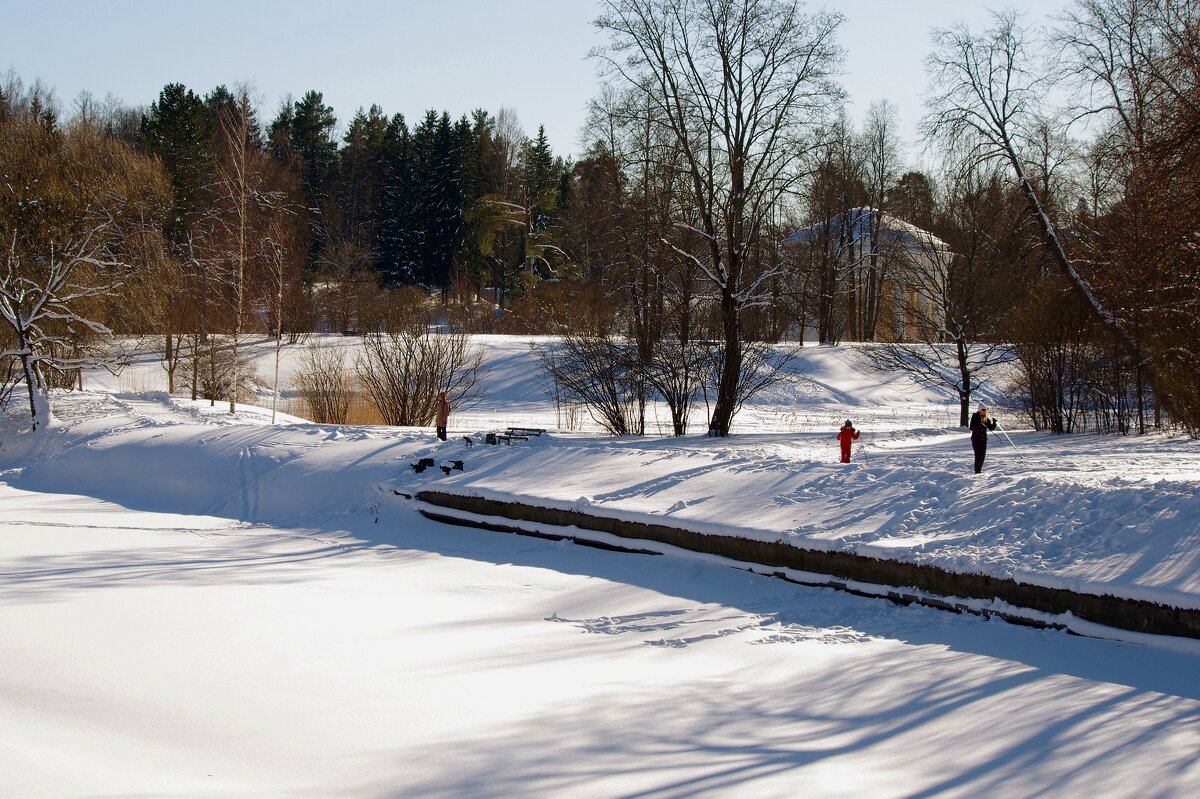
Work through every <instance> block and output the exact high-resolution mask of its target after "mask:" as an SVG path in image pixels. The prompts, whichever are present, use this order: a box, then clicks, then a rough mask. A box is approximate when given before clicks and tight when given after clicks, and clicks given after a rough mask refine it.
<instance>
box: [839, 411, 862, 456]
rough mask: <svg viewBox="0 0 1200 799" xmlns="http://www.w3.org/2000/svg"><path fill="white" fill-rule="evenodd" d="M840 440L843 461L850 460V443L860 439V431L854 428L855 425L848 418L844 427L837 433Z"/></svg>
mask: <svg viewBox="0 0 1200 799" xmlns="http://www.w3.org/2000/svg"><path fill="white" fill-rule="evenodd" d="M837 439H838V441H840V442H842V463H849V462H850V445H851V444H853V443H854V442H855V441H857V440H858V431H857V430H855V429H854V425H853V424H851V422H850V420H849V419H847V420H846V423H845V424H844V425H842V429H841V430H839V431H838V434H837Z"/></svg>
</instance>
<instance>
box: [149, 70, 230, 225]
mask: <svg viewBox="0 0 1200 799" xmlns="http://www.w3.org/2000/svg"><path fill="white" fill-rule="evenodd" d="M215 131H216V123H215V119H214V117H213V116H212V114H210V113H209V110H208V107H207V106H206V104H205V102H204V100H203V99H201V98H200V97H199V96H198V95H196V94H195V93H194V92H192V90H191V89H188V88H186V87H185V86H184V85H183V84H182V83H169V84H167V85H166V86H164V87H163V90H162V92H160V93H159V96H158V100H157V101H155V102H154V103H152V104H151V105H150V111H149V113H148V114H147V115H145V116H144V117H142V141H143V143H144V144H145V146H146V149H147V150H149V151H150V152H151V153H153V154H154V155H157V156H158V157H159V158H161V159H162V161H163V165H164V166H166V168H167V174H168V175H169V176H170V178H171V188H172V189H173V192H174V204H173V207H172V209H171V215H170V217H169V218H168V220H167V224H166V234H167V237H168V238H169V239H170V240H171V241H172V242H174V243H175V244H182V243H183V242H184V241H185V240H186V238H187V233H188V228H189V225H190V223H191V222H192V220H193V219H194V217H195V215H196V214H197V213H199V211H200V210H201V209H202V207H203V204H204V202H205V200H204V197H203V196H202V195H203V190H204V187H205V186H206V185H207V184H208V183H209V182H210V181H211V174H212V172H211V171H212V147H213V136H214V133H215Z"/></svg>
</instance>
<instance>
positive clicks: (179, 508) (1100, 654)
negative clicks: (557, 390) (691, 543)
mask: <svg viewBox="0 0 1200 799" xmlns="http://www.w3.org/2000/svg"><path fill="white" fill-rule="evenodd" d="M339 341H340V340H339ZM482 343H483V344H484V345H485V346H486V347H487V348H488V352H489V363H491V364H493V365H494V369H493V370H492V371H491V372H489V376H488V378H487V382H488V388H489V394H490V398H489V399H487V400H485V402H484V404H482V405H480V406H479V407H477V408H475V409H473V410H472V411H470V413H469V414H459V415H456V416H454V417H452V419H451V433H452V435H451V440H450V441H449V442H446V443H444V444H439V443H437V442H435V441H434V440H433V438H432V435H431V431H429V430H397V429H391V428H371V427H347V428H337V427H333V426H318V425H310V424H307V423H303V422H300V421H299V420H295V419H293V418H290V417H283V418H281V423H280V424H276V425H274V426H272V425H270V424H268V422H269V415H268V414H265V413H264V412H262V411H261V410H258V409H255V408H249V407H247V408H244V409H243V410H242V411H241V412H239V413H238V414H237V415H236V416H230V415H229V414H228V413H226V412H224V409H223V408H222V407H221V406H217V407H216V408H209V407H208V406H207V405H206V404H201V405H198V406H193V405H192V404H190V403H187V402H181V401H178V400H172V399H169V398H167V397H166V396H165V395H164V394H161V393H155V392H159V391H161V388H162V386H161V385H160V384H158V383H157V382H156V381H159V380H161V378H160V377H159V376H158V374H157V372H156V366H155V364H154V363H153V362H151V361H146V362H144V363H141V364H139V365H136V366H135V367H134V368H133V369H132V370H130V371H127V372H126V373H124V374H123V375H122V376H121V377H120V378H109V379H105V378H104V377H102V376H101V375H89V376H88V379H87V381H86V384H87V386H88V388H89V390H88V391H87V392H82V393H74V394H70V395H59V396H56V397H55V413H56V416H57V422H56V424H55V426H54V427H52V428H51V429H50V430H48V431H46V432H45V434H43V435H40V436H37V437H36V438H35V437H32V436H29V435H28V434H23V433H21V434H18V433H15V432H14V431H13V429H12V428H11V427H7V428H4V429H3V439H2V440H0V616H2V618H0V795H4V796H8V795H12V796H130V795H147V796H247V795H254V796H421V797H426V796H427V797H509V796H554V797H558V796H571V797H575V796H584V797H586V796H597V797H599V796H603V797H613V796H622V797H633V796H639V797H683V796H754V797H775V796H778V797H785V796H786V797H793V796H802V795H811V796H847V797H848V796H897V797H917V796H922V797H923V796H1084V795H1087V796H1144V795H1154V796H1181V797H1182V796H1193V795H1196V794H1197V792H1200V755H1198V754H1197V753H1198V752H1200V683H1197V681H1196V677H1195V675H1196V674H1197V673H1200V672H1198V669H1197V667H1198V666H1200V654H1198V653H1197V651H1196V649H1195V648H1194V647H1189V645H1188V644H1187V643H1186V642H1183V643H1182V644H1181V645H1180V646H1178V647H1177V648H1175V649H1172V648H1171V647H1170V646H1169V645H1157V644H1151V645H1135V644H1130V643H1121V642H1117V641H1106V640H1098V639H1090V638H1077V637H1071V636H1067V635H1065V634H1062V633H1056V632H1039V631H1033V630H1028V629H1024V628H1017V627H1012V626H1009V625H1006V624H1004V623H1002V622H998V621H991V622H985V621H983V620H980V619H978V618H975V617H959V616H953V615H950V614H945V613H940V612H937V611H932V610H927V609H918V608H898V607H894V606H892V605H890V604H888V603H885V602H881V601H878V600H868V599H862V598H858V597H853V596H848V595H845V594H839V593H836V592H833V591H829V590H821V589H807V588H802V587H799V586H795V585H790V584H788V583H784V582H782V581H778V580H771V579H768V578H762V577H756V576H753V575H749V574H745V573H742V572H739V571H735V570H731V569H728V568H723V567H720V566H716V565H713V564H710V563H706V562H703V561H700V560H690V559H682V558H674V557H665V558H664V557H656V558H651V557H646V556H638V555H628V554H618V553H608V552H601V551H595V550H591V549H585V548H581V547H575V546H572V545H569V544H561V543H559V544H555V543H548V542H545V541H541V540H537V539H527V538H521V537H516V536H509V535H503V534H497V533H487V532H479V531H473V530H467V529H461V528H452V527H446V526H443V525H439V524H436V523H434V522H431V521H429V520H426V519H424V518H422V517H421V516H420V515H419V514H418V513H416V511H415V509H414V508H413V506H412V504H411V503H410V502H408V501H406V500H404V499H403V498H402V497H399V496H397V495H396V494H395V493H394V491H395V490H401V491H408V490H410V489H413V488H417V487H420V486H423V485H431V484H434V483H439V484H442V485H444V487H446V488H447V489H452V490H469V491H473V492H476V493H480V494H488V495H491V494H495V495H504V496H509V495H513V494H515V495H519V496H523V497H526V498H530V499H532V500H537V501H540V502H543V503H561V504H564V505H570V506H578V507H587V508H588V509H590V510H592V511H593V512H597V513H609V514H620V515H623V516H628V517H631V518H643V519H644V518H654V519H656V520H659V521H662V520H664V519H665V520H673V521H674V522H675V523H678V524H683V525H686V526H689V527H693V528H696V529H701V530H705V529H713V530H720V531H722V532H726V533H729V532H732V533H734V534H740V535H750V536H758V537H768V538H770V539H772V540H773V539H775V538H786V539H788V540H794V541H796V542H797V543H801V544H803V545H805V546H829V547H840V548H848V549H854V550H856V551H863V552H871V553H884V552H886V553H888V555H889V556H893V557H902V558H910V559H914V560H926V561H936V562H939V563H942V564H944V565H948V566H950V567H954V568H970V569H979V570H983V571H989V572H992V573H998V574H1000V573H1003V574H1007V575H1013V576H1017V577H1018V578H1019V579H1024V580H1029V581H1037V582H1045V583H1049V584H1068V585H1071V586H1073V587H1076V588H1080V589H1082V590H1104V591H1108V592H1112V593H1119V594H1124V595H1131V596H1149V597H1153V598H1159V599H1165V600H1167V601H1171V602H1173V603H1175V604H1179V605H1184V606H1188V607H1200V576H1198V574H1197V571H1198V569H1197V565H1198V561H1197V557H1200V555H1198V554H1197V553H1198V552H1200V547H1198V546H1197V544H1200V541H1198V540H1197V538H1198V536H1200V533H1198V531H1197V526H1198V525H1197V521H1198V520H1200V446H1198V445H1197V442H1195V441H1191V440H1188V439H1184V438H1179V437H1169V436H1162V435H1155V436H1147V437H1144V438H1130V439H1115V438H1101V437H1096V436H1082V437H1076V438H1066V439H1063V438H1055V437H1051V436H1043V435H1040V434H1035V433H1033V432H1032V431H1027V430H1011V428H1012V427H1017V425H1014V424H1010V425H1009V427H1010V432H1012V435H1013V440H1014V442H1015V443H1016V445H1017V446H1018V447H1020V451H1021V453H1022V454H1023V458H1022V457H1018V455H1017V450H1016V449H1015V448H1012V447H1008V446H1007V445H1006V443H1004V442H1003V441H1001V440H994V441H993V443H992V448H991V451H990V454H989V461H988V468H987V471H986V472H985V474H984V475H983V476H982V477H981V478H976V477H974V476H972V475H971V474H970V473H969V472H970V448H969V446H968V445H967V443H966V440H965V436H963V435H962V434H961V433H960V432H958V431H957V430H955V429H954V428H953V427H951V425H953V424H954V423H955V422H956V420H957V413H956V409H955V408H954V407H953V406H952V404H950V403H948V402H947V401H946V398H944V397H939V396H937V395H936V394H935V393H933V392H930V391H928V390H925V389H919V388H917V387H915V386H913V385H911V384H910V383H908V381H906V380H905V379H904V378H902V377H899V376H891V377H889V378H887V379H883V380H881V379H880V378H878V377H877V376H875V375H868V374H864V373H862V372H861V371H860V370H859V369H857V368H856V366H855V364H854V361H853V359H852V358H851V357H850V356H849V355H848V350H847V349H842V348H837V349H817V348H809V349H806V351H805V352H804V354H803V355H802V357H801V358H800V359H799V360H798V362H797V363H798V368H799V369H800V370H801V372H800V376H798V378H797V379H796V380H795V381H793V382H792V383H791V384H790V385H789V386H786V387H781V388H779V389H777V390H775V391H773V392H772V394H771V395H769V396H766V397H763V398H762V399H761V401H759V402H756V403H754V404H752V405H751V406H749V407H748V408H747V409H746V411H745V412H744V415H743V416H742V417H739V419H738V422H739V423H740V424H738V429H739V430H741V431H743V432H741V433H740V434H739V435H737V436H735V437H734V438H732V439H729V440H725V441H716V440H711V439H705V438H701V437H689V438H687V439H685V440H682V441H681V440H674V439H666V438H651V439H647V440H633V439H621V440H613V439H608V438H603V437H600V436H597V435H595V434H594V433H589V432H582V433H570V432H558V433H555V434H554V435H553V436H552V437H550V438H549V439H548V440H546V439H543V440H534V441H531V442H529V443H528V444H524V445H518V446H514V447H511V448H508V447H483V446H476V447H473V448H471V450H470V451H469V452H467V451H466V449H465V443H464V442H462V441H461V440H460V439H459V438H458V437H460V436H462V435H464V434H469V435H472V436H478V434H479V433H481V432H483V431H484V430H488V429H493V428H496V427H504V426H507V425H510V424H535V425H537V426H553V425H554V409H553V406H552V405H551V404H550V403H549V402H548V401H547V400H545V398H544V397H541V396H539V394H538V385H539V378H538V376H537V374H536V369H535V367H534V359H533V358H532V356H531V355H530V354H529V351H528V344H527V343H526V342H525V341H521V340H514V339H501V338H494V339H484V340H483V342H482ZM344 345H345V346H352V345H353V341H352V340H346V341H345V343H344ZM262 353H263V363H264V366H263V367H262V368H261V369H260V372H261V373H263V374H267V373H269V369H268V368H267V367H266V365H265V364H266V360H267V357H268V355H267V348H266V346H265V344H264V346H263V348H262ZM294 362H295V356H294V354H289V356H288V358H286V359H285V370H284V371H285V375H286V374H287V373H288V369H291V368H294V367H293V366H289V364H294ZM847 416H850V417H851V418H853V419H854V420H855V423H856V424H857V425H858V426H859V427H860V428H861V429H862V430H863V431H864V441H863V443H862V444H861V445H860V448H859V449H858V451H857V452H856V455H855V463H852V464H850V465H849V466H844V465H840V464H838V463H836V460H837V456H836V443H835V442H834V441H833V438H832V436H833V433H834V431H835V430H836V427H837V426H838V424H840V422H841V421H842V420H843V419H844V418H846V417H847ZM1001 421H1002V422H1006V421H1010V420H1009V419H1008V418H1007V417H1006V416H1005V415H1004V414H1003V411H1001ZM426 456H432V457H435V458H438V459H443V460H445V459H450V458H451V457H460V456H465V459H466V471H465V472H464V473H462V474H458V473H454V475H453V476H451V477H445V476H443V475H442V474H441V472H440V471H435V470H431V471H427V472H426V473H424V474H423V475H419V476H418V475H416V474H414V473H413V471H412V470H411V469H410V468H409V467H408V464H409V463H410V462H411V461H412V460H413V459H414V458H416V457H426ZM1176 643H1180V642H1176Z"/></svg>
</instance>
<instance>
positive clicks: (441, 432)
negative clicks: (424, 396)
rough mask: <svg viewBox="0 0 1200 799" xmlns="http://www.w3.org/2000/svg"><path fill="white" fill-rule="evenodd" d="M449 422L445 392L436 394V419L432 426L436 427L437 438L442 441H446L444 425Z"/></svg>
mask: <svg viewBox="0 0 1200 799" xmlns="http://www.w3.org/2000/svg"><path fill="white" fill-rule="evenodd" d="M449 422H450V403H449V401H447V400H446V392H445V391H441V392H438V397H437V419H436V420H435V421H434V425H435V426H436V427H437V437H438V438H440V439H441V440H442V441H445V440H446V425H447V424H448V423H449Z"/></svg>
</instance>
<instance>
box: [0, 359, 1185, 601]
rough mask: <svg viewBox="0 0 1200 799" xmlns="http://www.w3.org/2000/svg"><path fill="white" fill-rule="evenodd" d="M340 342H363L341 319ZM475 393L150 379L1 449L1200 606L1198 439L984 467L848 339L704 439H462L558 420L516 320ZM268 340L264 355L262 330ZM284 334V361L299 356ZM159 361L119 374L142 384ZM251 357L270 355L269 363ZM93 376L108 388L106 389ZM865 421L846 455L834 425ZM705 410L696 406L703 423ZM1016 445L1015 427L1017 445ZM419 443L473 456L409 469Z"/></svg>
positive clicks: (351, 506)
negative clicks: (225, 404)
mask: <svg viewBox="0 0 1200 799" xmlns="http://www.w3.org/2000/svg"><path fill="white" fill-rule="evenodd" d="M334 341H335V342H336V343H338V344H339V345H340V346H346V347H353V346H354V341H353V340H348V339H335V340H334ZM480 342H481V344H482V345H483V346H484V347H485V349H486V352H487V359H486V365H487V366H488V369H489V371H488V373H487V375H486V377H485V383H486V387H487V389H488V396H487V398H486V399H485V400H484V403H483V404H481V405H480V406H478V407H476V408H474V409H471V410H469V411H467V412H463V413H457V414H454V415H452V418H451V433H452V434H451V438H450V441H448V442H445V443H440V442H436V441H434V440H433V439H432V436H431V435H430V431H429V430H420V429H412V430H396V429H391V428H381V427H346V428H340V427H334V426H317V425H310V424H303V423H297V420H294V419H290V418H285V420H284V422H283V423H282V424H278V425H275V426H273V427H272V426H264V424H263V422H264V419H263V416H262V414H261V412H257V411H255V410H254V409H249V408H247V409H244V410H243V411H242V412H241V413H239V414H238V415H237V416H235V417H231V416H230V415H229V414H227V413H225V412H224V409H223V408H222V407H221V406H219V405H218V406H217V407H215V408H209V407H208V406H207V404H203V403H202V404H199V405H193V404H192V403H188V402H184V401H179V400H174V399H171V398H168V397H167V396H166V395H165V394H162V393H154V392H153V391H151V392H147V391H145V390H143V391H141V392H140V393H137V394H121V393H119V392H120V389H121V388H122V385H121V384H120V383H118V382H116V381H110V382H109V383H107V384H105V383H104V382H103V381H102V380H100V379H99V377H98V376H92V377H91V378H90V379H89V382H88V385H89V386H93V387H95V388H97V389H102V390H100V391H95V392H94V393H83V394H74V395H61V396H59V397H57V398H56V413H57V414H58V416H59V418H60V420H61V421H60V424H59V425H58V426H57V427H56V428H54V429H52V430H51V431H49V432H50V434H49V435H47V436H45V437H43V439H42V440H41V441H37V442H34V441H33V440H31V439H30V438H29V437H27V436H16V437H12V436H10V439H12V440H11V441H10V442H8V443H7V444H6V446H5V447H4V449H3V450H2V451H0V462H2V465H3V466H4V467H7V468H10V469H11V468H14V467H15V468H16V469H18V470H19V471H17V472H9V473H8V474H7V475H6V476H5V477H4V479H6V480H8V481H9V482H11V483H12V484H13V485H16V486H19V487H22V488H30V489H33V490H39V491H70V492H73V493H83V494H89V495H92V496H97V497H102V498H105V499H109V500H112V501H116V502H119V503H121V504H123V505H127V506H129V507H135V508H145V509H149V510H165V511H171V512H186V513H204V514H211V515H218V516H226V517H230V518H236V519H241V520H244V521H249V522H263V523H271V524H289V525H304V524H311V523H313V522H314V520H316V519H323V518H326V517H328V516H330V515H335V516H336V515H337V514H344V513H355V512H362V511H364V510H369V509H371V508H378V507H379V506H380V504H381V503H389V502H399V501H402V500H400V499H398V498H397V497H396V495H395V494H394V493H393V491H402V492H405V493H412V492H413V491H415V490H419V489H420V488H422V487H432V486H433V485H434V484H435V483H436V485H437V487H438V488H440V489H441V490H445V491H451V492H465V493H469V494H472V495H477V496H483V497H487V498H493V499H517V500H520V501H524V502H528V503H530V504H539V505H543V506H546V507H556V508H569V509H578V510H586V511H587V512H589V513H593V514H599V515H606V516H615V517H618V518H623V519H628V520H631V521H648V522H653V523H659V524H671V525H677V526H680V527H684V528H686V529H689V530H694V531H698V532H709V533H719V534H723V535H733V536H740V537H744V538H751V539H756V540H766V541H783V542H787V543H792V544H795V545H797V546H801V547H805V548H810V549H826V550H829V549H836V550H843V551H850V552H855V553H858V554H864V555H870V556H874V557H884V558H895V559H901V560H907V561H912V562H917V563H928V564H935V565H938V566H940V567H942V568H945V569H948V570H952V571H971V572H978V573H982V574H987V575H991V576H998V577H1009V578H1013V579H1016V580H1018V581H1021V582H1026V583H1032V584H1037V585H1043V586H1048V587H1058V588H1066V589H1070V590H1074V591H1079V592H1084V593H1095V594H1112V595H1114V596H1121V597H1127V598H1131V599H1144V600H1149V601H1154V602H1160V603H1163V604H1167V605H1171V606H1176V607H1183V608H1193V609H1194V608H1200V442H1197V441H1195V440H1190V439H1186V438H1182V437H1169V436H1164V435H1151V436H1145V437H1127V438H1119V437H1113V436H1104V437H1100V436H1090V435H1087V436H1069V437H1062V436H1051V435H1046V434H1039V433H1034V432H1032V431H1029V430H1020V429H1012V428H1015V427H1018V425H1017V424H1015V423H1014V422H1013V420H1012V419H1011V417H1006V415H1005V414H1004V411H1003V409H1001V410H1000V412H999V415H1000V418H1001V422H1002V423H1006V424H1007V426H1008V427H1009V428H1010V429H1009V433H1010V435H1011V436H1012V442H1013V443H1012V444H1010V443H1009V442H1008V441H1007V440H1005V439H1004V438H1002V437H1000V436H997V435H995V434H993V436H992V442H991V447H990V450H989V456H988V463H987V466H986V468H985V473H984V474H983V475H980V476H976V475H973V474H971V473H970V472H971V462H970V461H971V452H970V446H969V444H968V442H967V437H966V436H965V435H964V434H963V433H962V432H961V431H960V430H959V429H957V428H955V427H953V426H952V425H953V424H954V422H955V421H956V415H957V406H956V405H955V404H954V403H953V402H952V401H950V398H948V397H946V396H940V395H938V394H937V393H936V392H933V391H931V390H929V389H926V388H921V387H918V386H917V385H915V384H913V383H912V382H911V381H910V380H909V379H907V378H906V377H905V376H903V375H889V376H886V377H881V376H879V375H876V374H872V373H869V372H865V371H863V370H862V368H861V367H860V366H859V364H858V362H857V360H856V359H855V357H854V350H853V348H848V347H847V348H806V349H805V350H803V351H802V352H801V354H800V356H799V357H798V358H797V360H796V362H795V364H794V366H793V369H794V377H793V379H791V380H789V381H787V382H785V383H784V384H781V385H779V386H776V387H774V388H772V389H771V390H770V391H769V392H768V393H766V394H765V395H764V396H761V397H759V398H756V400H755V401H754V402H752V403H751V404H749V405H748V406H747V407H746V409H744V410H743V412H742V413H741V415H740V416H739V417H738V418H737V420H736V421H735V424H736V429H737V430H738V431H740V432H738V434H737V435H735V436H733V437H731V438H729V439H725V440H714V439H708V438H704V437H701V436H688V437H685V438H682V439H676V438H664V437H647V438H625V439H612V438H607V437H603V436H600V435H597V434H594V433H587V432H584V433H572V432H568V431H555V432H553V433H552V435H551V436H548V437H545V438H542V439H533V440H531V441H529V442H527V443H525V444H521V445H518V446H514V447H484V446H480V445H477V446H475V447H473V448H470V449H468V448H467V445H466V443H465V442H463V441H462V440H461V437H462V436H463V435H469V436H471V437H472V438H474V439H475V440H477V441H478V440H482V433H483V432H484V431H486V430H489V429H494V428H496V427H501V428H502V427H503V426H505V425H510V424H525V425H530V424H533V425H538V426H546V427H554V424H555V421H556V419H555V414H554V409H553V406H552V405H551V404H550V403H549V402H548V401H547V400H546V398H545V397H544V395H542V394H540V391H539V386H540V377H539V375H538V369H537V362H536V359H535V357H534V356H533V355H532V354H531V352H530V348H529V342H528V340H525V339H509V338H504V337H482V338H481V339H480ZM261 357H262V359H263V361H264V362H266V361H267V360H269V358H270V352H269V349H268V348H267V347H266V346H265V344H264V345H263V348H262V350H261ZM295 361H296V356H295V351H294V350H290V351H289V353H288V357H286V358H285V361H284V374H285V381H284V382H285V384H286V382H287V381H286V375H287V374H289V373H290V371H293V370H294V368H295V365H294V364H295ZM155 368H156V365H155V364H154V363H153V362H152V361H146V362H143V363H142V364H141V366H140V369H141V370H142V371H141V372H140V373H139V372H137V370H136V369H135V370H134V371H133V372H132V373H129V374H126V375H125V376H123V378H122V380H123V381H125V382H126V383H133V384H136V385H138V386H139V387H140V388H143V389H144V388H145V387H147V386H149V387H151V388H154V387H155V386H154V384H153V380H154V378H155V371H154V370H155ZM260 371H261V372H262V373H267V372H268V371H269V370H268V369H267V368H266V367H265V366H264V367H262V368H261V369H260ZM103 389H107V390H108V391H111V392H118V393H105V392H104V391H103ZM846 417H851V418H853V420H854V422H855V424H856V425H857V426H858V427H859V429H860V430H861V431H862V433H863V437H862V439H861V441H860V442H859V444H858V445H857V446H856V451H855V455H854V462H853V463H851V464H840V463H838V462H837V445H836V442H835V441H834V439H833V435H834V432H835V430H836V428H837V426H838V425H839V424H840V423H841V422H842V421H843V420H844V419H845V418H846ZM697 426H701V425H697ZM1014 444H1015V446H1013V445H1014ZM418 457H432V458H434V459H435V461H438V462H440V461H445V460H459V459H462V460H464V461H465V466H466V468H465V472H463V473H459V472H453V473H452V474H451V475H450V476H444V475H443V474H442V473H441V472H440V471H438V470H437V469H432V470H428V471H426V472H424V473H423V474H421V475H417V474H415V473H414V472H413V471H412V470H411V469H410V468H408V465H409V463H410V462H411V461H412V460H414V459H415V458H418Z"/></svg>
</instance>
